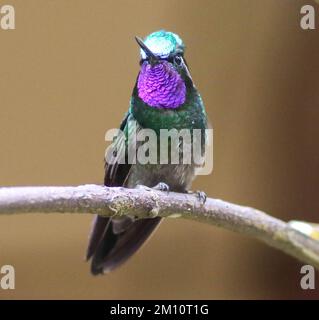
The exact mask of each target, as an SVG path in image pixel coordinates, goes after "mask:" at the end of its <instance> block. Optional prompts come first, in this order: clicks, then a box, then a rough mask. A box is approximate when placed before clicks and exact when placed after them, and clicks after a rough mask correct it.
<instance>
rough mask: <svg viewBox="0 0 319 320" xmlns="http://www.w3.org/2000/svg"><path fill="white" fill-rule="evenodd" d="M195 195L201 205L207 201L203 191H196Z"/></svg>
mask: <svg viewBox="0 0 319 320" xmlns="http://www.w3.org/2000/svg"><path fill="white" fill-rule="evenodd" d="M195 193H196V197H197V199H198V201H200V203H201V204H202V205H204V204H205V202H206V200H207V195H206V193H205V192H204V191H196V192H195Z"/></svg>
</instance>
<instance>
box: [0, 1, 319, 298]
mask: <svg viewBox="0 0 319 320" xmlns="http://www.w3.org/2000/svg"><path fill="white" fill-rule="evenodd" d="M1 3H2V2H1ZM5 3H6V4H13V5H14V6H15V9H16V30H13V31H2V30H0V48H1V50H0V148H1V157H0V185H2V186H17V185H76V184H82V183H102V181H103V154H104V149H105V146H106V144H105V142H104V134H105V132H106V130H107V129H110V128H114V127H117V126H118V125H119V123H120V121H121V118H122V116H123V115H124V113H125V112H126V110H127V108H128V101H129V97H130V94H131V90H132V88H133V85H134V81H135V79H136V75H137V73H138V60H139V56H138V52H139V51H138V48H137V45H136V43H135V41H134V38H133V36H134V35H140V36H145V35H147V34H148V33H150V32H153V31H155V30H158V29H161V28H165V29H167V30H171V31H174V32H176V33H178V34H180V36H181V37H182V38H183V39H184V41H185V43H186V45H187V54H186V55H187V60H188V63H189V65H190V67H191V72H192V75H193V79H194V81H195V83H196V84H197V86H198V88H199V89H200V91H201V93H202V96H203V99H204V102H205V104H206V107H207V111H208V114H209V116H210V118H211V120H212V123H213V125H214V172H213V174H212V175H210V176H205V177H199V178H198V179H197V180H196V183H195V185H194V189H201V190H205V191H206V192H207V194H208V195H209V196H211V197H216V198H222V199H225V200H228V201H233V202H236V203H239V204H247V205H250V206H254V207H257V208H260V209H262V210H265V211H267V212H269V213H271V214H272V215H274V216H276V217H280V218H282V219H285V220H289V219H302V220H310V221H317V222H318V221H319V201H318V194H317V192H318V182H319V176H318V169H319V142H318V138H319V126H318V123H319V91H318V87H319V77H318V70H319V59H318V56H319V31H318V30H312V31H304V30H301V29H300V27H299V22H300V13H299V12H300V8H301V6H302V5H304V4H310V3H311V4H313V5H314V6H315V7H316V10H317V11H316V14H317V16H316V18H318V19H319V6H318V5H317V6H316V5H315V4H314V3H312V2H311V1H310V0H309V1H297V0H280V1H278V0H240V1H239V0H238V1H235V0H218V1H217V0H216V1H213V0H211V1H208V0H207V1H177V0H162V1H146V0H143V1H141V0H139V1H129V0H126V1H123V0H122V1H105V0H94V1H88V0H69V1H63V0H55V1H49V0H46V1H44V0H27V1H25V0H23V1H22V0H20V1H18V0H17V1H13V0H10V1H9V0H8V1H5ZM2 4H4V3H2ZM317 28H319V25H318V23H317ZM91 218H92V217H91V216H89V215H86V216H76V215H72V216H71V215H54V214H52V215H25V216H11V217H5V216H3V217H0V266H1V265H4V264H12V265H13V266H15V268H16V289H15V290H14V291H4V290H0V298H2V299H10V298H14V299H16V298H29V299H35V298H48V299H56V298H60V299H66V298H69V299H77V298H81V299H93V298H95V299H111V298H112V299H120V298H126V299H132V298H134V299H142V298H150V299H160V298H162V299H163V298H167V299H170V298H177V299H182V298H185V299H186V298H194V299H197V298H198V299H199V298H206V299H213V298H227V299H229V298H250V299H253V298H266V299H268V298H304V299H306V298H316V297H319V284H318V281H317V290H315V291H314V292H303V291H302V290H301V289H300V286H299V281H300V274H299V272H300V266H301V264H299V263H298V262H296V261H295V260H294V259H292V258H290V257H288V256H285V255H284V254H282V253H280V252H277V251H275V250H273V249H271V248H268V247H266V246H265V245H264V244H261V243H259V242H256V241H255V240H252V239H250V238H246V237H244V236H241V235H237V234H233V233H231V232H228V231H225V230H222V229H218V228H214V227H211V226H206V225H203V224H199V223H194V222H188V221H182V220H173V219H172V220H166V221H165V222H164V223H163V224H162V225H161V227H160V228H159V230H158V232H156V234H155V235H154V236H153V238H152V240H151V241H150V242H148V243H147V245H146V246H145V247H144V248H143V250H141V251H140V252H139V253H138V254H137V255H136V256H134V258H132V259H131V260H130V261H129V263H127V264H126V265H125V266H124V267H122V268H121V269H119V270H118V271H116V272H114V273H112V274H110V275H107V276H103V277H92V276H91V275H90V274H89V265H88V264H87V263H85V262H84V259H83V258H84V252H85V249H86V242H87V235H88V231H89V227H90V223H91Z"/></svg>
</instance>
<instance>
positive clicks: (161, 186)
mask: <svg viewBox="0 0 319 320" xmlns="http://www.w3.org/2000/svg"><path fill="white" fill-rule="evenodd" d="M153 189H155V190H158V191H164V192H166V193H167V194H169V186H168V184H166V183H164V182H160V183H158V184H157V185H156V186H155V187H153Z"/></svg>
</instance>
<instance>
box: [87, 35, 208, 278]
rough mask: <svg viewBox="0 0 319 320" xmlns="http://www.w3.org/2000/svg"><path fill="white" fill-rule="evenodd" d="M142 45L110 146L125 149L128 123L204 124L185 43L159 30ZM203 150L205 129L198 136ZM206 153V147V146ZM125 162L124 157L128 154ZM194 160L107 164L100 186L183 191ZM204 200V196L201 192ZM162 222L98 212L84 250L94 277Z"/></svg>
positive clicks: (159, 126)
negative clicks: (118, 132)
mask: <svg viewBox="0 0 319 320" xmlns="http://www.w3.org/2000/svg"><path fill="white" fill-rule="evenodd" d="M135 39H136V42H137V44H138V45H139V47H140V48H139V49H140V70H139V73H138V76H137V79H136V82H135V85H134V88H133V92H132V95H131V99H130V104H129V110H128V112H127V113H126V115H125V117H124V119H123V121H122V123H121V125H120V130H121V131H122V132H124V133H125V134H124V135H118V136H117V137H116V138H115V140H114V141H113V144H115V145H116V146H117V147H118V149H121V148H124V149H125V150H126V151H127V149H128V148H129V143H128V142H130V139H131V133H130V130H129V124H130V123H131V122H132V121H134V122H135V123H136V127H137V129H136V130H137V131H139V130H141V129H152V130H154V131H155V132H156V133H159V131H160V130H161V129H167V130H170V129H177V130H182V129H188V130H193V129H200V130H201V131H202V132H204V131H205V129H206V128H207V125H208V120H207V115H206V111H205V107H204V104H203V101H202V98H201V96H200V94H199V92H198V90H197V89H196V87H195V85H194V82H193V79H192V77H191V75H190V71H189V68H188V64H187V62H186V60H185V57H184V51H185V45H184V43H183V41H182V39H181V38H180V37H179V36H178V35H177V34H175V33H173V32H169V31H165V30H160V31H156V32H153V33H151V34H149V35H148V36H147V37H146V38H144V40H142V39H141V38H139V37H135ZM202 137H203V139H202V142H201V144H202V146H203V148H204V149H205V133H203V134H202ZM204 151H205V150H204ZM126 160H127V158H126ZM195 169H196V165H195V164H194V163H190V164H184V163H178V164H175V163H174V164H173V163H164V164H162V163H156V164H142V163H138V162H136V163H131V164H130V163H128V161H125V163H123V162H121V161H113V162H112V163H108V162H107V161H106V163H105V177H104V185H105V186H108V187H118V186H123V187H127V188H135V187H137V186H139V185H142V186H145V187H149V188H155V189H158V190H162V191H166V192H169V191H174V192H182V193H187V192H189V191H190V188H191V184H192V181H193V180H194V178H195ZM198 195H199V198H201V199H202V200H203V201H205V195H204V194H203V193H199V194H198ZM160 222H161V218H160V217H154V218H147V219H136V218H133V217H131V216H129V215H127V216H121V217H116V216H115V217H103V216H99V215H96V216H95V217H94V220H93V224H92V230H91V233H90V237H89V244H88V248H87V255H86V258H87V260H90V259H91V273H92V274H93V275H98V274H103V273H108V272H110V271H112V270H114V269H116V268H117V267H119V266H120V265H122V264H123V263H124V262H126V261H127V260H128V259H129V258H130V257H131V256H132V255H133V254H134V253H135V252H136V251H137V250H138V249H139V248H140V247H141V246H142V245H143V243H144V242H145V241H146V240H147V239H148V238H149V237H150V235H151V234H152V233H153V232H154V230H155V229H156V228H157V227H158V225H159V224H160Z"/></svg>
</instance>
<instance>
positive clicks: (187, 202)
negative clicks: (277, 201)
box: [0, 185, 319, 269]
mask: <svg viewBox="0 0 319 320" xmlns="http://www.w3.org/2000/svg"><path fill="white" fill-rule="evenodd" d="M18 213H92V214H94V213H97V214H100V215H105V216H115V215H117V216H121V215H131V216H135V217H137V218H151V217H155V216H160V217H174V218H176V217H182V218H186V219H191V220H195V221H199V222H204V223H208V224H212V225H215V226H218V227H223V228H225V229H228V230H232V231H234V232H238V233H241V234H245V235H249V236H252V237H254V238H256V239H258V240H261V241H262V242H264V243H266V244H268V245H270V246H272V247H274V248H277V249H279V250H281V251H283V252H285V253H287V254H289V255H291V256H293V257H295V258H297V259H299V260H300V261H302V262H304V263H309V264H311V265H313V266H314V267H316V268H317V269H319V241H317V240H315V239H313V238H312V237H309V236H307V235H306V234H303V233H301V232H300V231H298V230H296V229H295V228H293V227H292V225H290V224H289V223H285V222H284V221H281V220H279V219H276V218H273V217H271V216H269V215H267V214H266V213H264V212H262V211H259V210H256V209H253V208H249V207H244V206H239V205H237V204H232V203H229V202H225V201H222V200H218V199H211V198H208V199H207V201H206V203H205V204H202V203H201V202H200V201H199V200H198V198H197V197H196V196H195V195H193V194H181V193H174V192H170V193H169V194H167V193H165V192H160V191H156V190H154V189H150V188H146V187H141V188H136V189H126V188H108V187H104V186H98V185H83V186H78V187H11V188H0V215H1V214H2V215H4V214H18Z"/></svg>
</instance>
